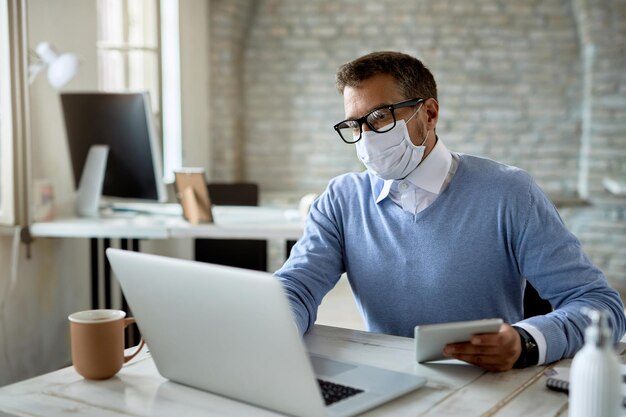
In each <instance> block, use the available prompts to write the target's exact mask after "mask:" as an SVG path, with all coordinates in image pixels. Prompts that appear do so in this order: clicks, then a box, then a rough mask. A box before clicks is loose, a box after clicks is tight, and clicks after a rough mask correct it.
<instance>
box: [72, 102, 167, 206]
mask: <svg viewBox="0 0 626 417" xmlns="http://www.w3.org/2000/svg"><path fill="white" fill-rule="evenodd" d="M61 104H62V108H63V116H64V119H65V128H66V131H67V139H68V144H69V150H70V157H71V161H72V169H73V174H74V181H75V184H76V187H77V188H78V187H79V183H81V187H83V184H82V181H83V180H81V177H82V176H83V172H84V171H86V172H88V173H89V172H91V171H90V170H89V168H86V167H85V166H86V162H87V160H88V154H89V152H90V149H92V148H103V147H102V146H98V145H104V146H106V147H108V157H107V156H106V152H105V155H104V158H106V159H105V160H106V169H105V171H104V178H103V179H102V180H101V181H102V185H101V187H102V195H103V196H107V197H116V198H121V199H132V200H142V201H152V202H156V201H158V202H165V201H166V199H167V195H166V190H165V185H164V184H163V180H162V178H163V175H162V168H161V151H160V146H159V141H158V140H157V135H156V131H155V128H154V123H153V117H154V116H153V115H152V111H151V109H150V97H149V95H148V93H146V92H143V93H92V92H90V93H63V94H61ZM104 149H106V148H104ZM90 187H92V188H97V187H94V186H93V185H90ZM80 191H81V190H79V193H80ZM98 197H99V195H98Z"/></svg>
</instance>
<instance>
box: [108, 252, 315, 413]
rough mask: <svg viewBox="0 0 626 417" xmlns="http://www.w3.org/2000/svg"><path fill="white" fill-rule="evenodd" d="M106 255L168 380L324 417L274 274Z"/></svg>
mask: <svg viewBox="0 0 626 417" xmlns="http://www.w3.org/2000/svg"><path fill="white" fill-rule="evenodd" d="M107 257H108V258H109V261H110V262H111V267H112V269H113V271H114V273H115V275H116V276H117V278H118V280H119V282H120V284H121V287H122V290H123V292H124V295H125V296H126V298H127V300H128V303H129V305H130V307H131V309H132V312H133V315H134V316H135V318H136V320H137V324H138V326H139V329H140V331H141V333H142V334H143V336H144V338H145V340H146V343H147V344H148V346H149V347H150V351H151V353H152V356H153V358H154V362H155V364H156V366H157V369H158V370H159V373H160V374H161V375H163V376H164V377H165V378H168V379H171V380H172V381H176V382H179V383H182V384H186V385H190V386H193V387H196V388H200V389H204V390H207V391H210V392H214V393H217V394H220V395H224V396H227V397H231V398H234V399H237V400H240V401H245V402H248V403H251V404H254V405H257V406H261V407H265V408H269V409H272V410H278V411H281V412H283V413H287V414H293V415H300V416H322V415H325V409H324V404H323V401H322V398H321V396H320V394H319V388H318V386H317V382H316V378H315V375H314V373H313V369H312V367H311V364H310V362H309V360H308V357H307V354H306V350H305V347H304V345H303V343H302V340H301V337H300V335H299V333H298V331H297V328H296V326H295V324H294V322H293V319H292V315H291V310H290V307H289V304H288V302H287V299H286V297H285V295H284V293H283V288H282V286H281V284H280V283H279V282H278V281H277V280H276V279H275V278H274V277H273V276H272V275H270V274H268V273H263V272H257V271H248V270H242V269H237V268H230V267H225V266H219V265H212V264H204V263H198V262H192V261H185V260H179V259H172V258H165V257H161V256H156V255H147V254H140V253H135V252H128V251H122V250H118V249H107ZM233 300H237V302H236V303H234V302H233Z"/></svg>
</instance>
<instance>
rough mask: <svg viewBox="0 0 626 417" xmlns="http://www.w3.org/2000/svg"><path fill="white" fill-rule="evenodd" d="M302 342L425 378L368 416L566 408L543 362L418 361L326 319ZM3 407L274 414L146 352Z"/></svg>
mask: <svg viewBox="0 0 626 417" xmlns="http://www.w3.org/2000/svg"><path fill="white" fill-rule="evenodd" d="M305 343H306V345H307V347H308V349H309V351H311V352H315V353H320V354H326V355H331V356H336V357H339V358H343V359H346V360H350V361H354V362H361V363H366V364H370V365H375V366H379V367H383V368H388V369H393V370H397V371H402V372H408V373H417V374H420V375H423V376H426V377H427V378H428V383H427V385H426V386H425V387H423V388H421V389H419V390H417V391H414V392H412V393H409V394H407V395H405V396H403V397H400V398H398V399H396V400H394V401H392V402H390V403H387V404H385V405H382V406H380V407H378V408H375V409H373V410H371V411H369V412H368V413H366V414H365V415H368V416H402V417H405V416H417V415H419V416H462V417H470V416H513V415H516V416H517V415H519V416H527V417H534V416H537V417H539V416H541V417H552V416H564V415H566V414H567V411H566V410H567V395H565V394H562V393H558V392H554V391H550V390H548V389H547V388H546V387H545V380H546V377H545V376H543V372H544V370H545V368H544V367H533V368H528V369H521V370H513V371H509V372H505V373H489V372H484V371H482V370H481V369H480V368H477V367H474V366H471V365H467V364H463V363H462V362H457V361H446V363H443V362H439V363H433V364H428V365H419V364H417V363H416V362H415V359H414V353H413V352H414V350H413V339H410V338H403V337H395V336H386V335H379V334H370V333H366V332H361V331H356V330H348V329H339V328H334V327H325V326H315V328H314V329H313V330H312V331H311V332H310V333H309V334H307V335H306V336H305ZM569 362H570V361H567V360H566V361H561V362H560V363H559V366H566V365H568V364H569ZM0 412H6V413H13V414H16V415H28V416H32V417H34V416H53V417H54V416H59V417H61V416H76V415H81V416H98V417H113V416H116V417H119V416H186V417H195V416H224V415H228V416H274V415H277V414H276V413H273V412H271V411H268V410H262V409H258V408H254V407H253V406H250V405H247V404H243V403H239V402H236V401H234V400H230V399H227V398H224V397H220V396H217V395H213V394H210V393H207V392H203V391H199V390H195V389H192V388H188V387H185V386H182V385H178V384H175V383H172V382H169V381H167V380H165V379H164V378H163V377H161V376H160V375H159V374H158V373H157V370H156V368H155V366H154V362H153V361H152V359H151V357H150V354H149V353H148V352H146V351H144V352H142V353H141V354H140V355H139V356H138V357H137V358H136V359H135V360H133V361H131V362H130V363H129V364H127V365H126V366H124V368H122V370H121V371H120V373H119V374H118V375H117V376H116V377H114V378H112V379H110V380H107V381H86V380H84V379H82V378H81V377H80V376H79V375H78V374H77V373H76V372H75V371H74V370H73V368H71V367H69V368H65V369H61V370H59V371H56V372H52V373H49V374H47V375H43V376H40V377H36V378H32V379H29V380H26V381H22V382H19V383H16V384H13V385H9V386H6V387H4V388H0ZM0 415H1V413H0Z"/></svg>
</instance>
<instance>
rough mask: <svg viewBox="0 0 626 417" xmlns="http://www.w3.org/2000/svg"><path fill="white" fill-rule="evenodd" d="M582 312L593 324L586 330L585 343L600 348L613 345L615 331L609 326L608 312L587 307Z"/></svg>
mask: <svg viewBox="0 0 626 417" xmlns="http://www.w3.org/2000/svg"><path fill="white" fill-rule="evenodd" d="M582 312H583V313H584V314H586V315H587V316H588V317H589V318H590V319H591V324H590V325H589V327H587V329H586V330H585V341H586V342H587V343H593V344H594V345H596V346H599V347H600V346H606V345H608V344H611V343H612V339H613V338H612V335H613V331H612V330H611V327H610V326H609V316H608V314H607V312H606V311H604V310H593V309H590V308H586V307H585V308H583V309H582Z"/></svg>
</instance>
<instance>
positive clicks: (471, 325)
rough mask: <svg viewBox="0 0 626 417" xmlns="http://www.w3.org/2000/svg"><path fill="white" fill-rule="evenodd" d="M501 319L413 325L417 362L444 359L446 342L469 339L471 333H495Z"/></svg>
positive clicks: (500, 324) (500, 323) (498, 328)
mask: <svg viewBox="0 0 626 417" xmlns="http://www.w3.org/2000/svg"><path fill="white" fill-rule="evenodd" d="M500 326H502V319H484V320H470V321H456V322H452V323H441V324H426V325H422V326H415V351H416V354H417V361H418V362H426V361H432V360H437V359H446V357H445V356H443V348H444V347H445V346H446V345H447V344H448V343H459V342H467V341H469V340H470V339H471V338H472V336H473V335H475V334H481V333H497V332H498V331H499V330H500Z"/></svg>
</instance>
